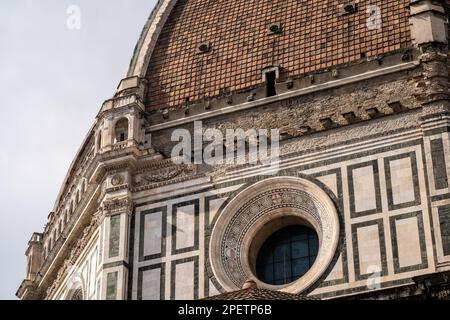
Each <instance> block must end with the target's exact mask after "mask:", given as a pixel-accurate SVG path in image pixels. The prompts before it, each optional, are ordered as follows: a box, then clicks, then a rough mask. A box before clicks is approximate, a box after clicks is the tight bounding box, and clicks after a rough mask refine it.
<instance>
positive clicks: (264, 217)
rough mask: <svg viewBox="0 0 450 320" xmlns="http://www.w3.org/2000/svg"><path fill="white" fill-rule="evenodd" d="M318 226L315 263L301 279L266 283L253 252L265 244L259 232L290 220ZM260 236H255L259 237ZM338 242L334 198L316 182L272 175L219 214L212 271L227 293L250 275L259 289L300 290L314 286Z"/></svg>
mask: <svg viewBox="0 0 450 320" xmlns="http://www.w3.org/2000/svg"><path fill="white" fill-rule="evenodd" d="M297 223H303V224H306V225H309V226H311V227H313V228H314V229H315V230H316V232H317V234H318V236H319V241H320V249H319V253H318V256H317V259H316V262H315V264H314V265H313V266H312V268H311V269H310V270H309V271H308V272H307V273H306V274H305V275H304V276H303V277H301V278H300V279H298V280H297V281H295V282H293V283H292V284H288V285H285V286H273V285H268V284H265V283H262V282H261V281H259V280H258V279H256V277H255V275H254V273H255V272H254V265H253V263H252V261H251V260H252V256H253V257H254V256H255V248H258V249H259V247H260V245H261V244H262V243H259V244H258V243H257V244H256V245H255V244H254V243H252V242H253V241H259V242H263V241H264V240H265V239H264V238H263V237H264V236H263V237H261V236H258V234H260V233H261V231H262V230H265V231H264V233H265V234H266V238H267V237H268V236H269V233H268V232H269V231H270V232H274V231H276V229H277V228H280V227H283V226H285V225H289V224H297ZM254 239H256V240H254ZM338 240H339V219H338V215H337V211H336V208H335V206H334V204H333V202H332V200H331V199H330V198H329V197H328V195H327V194H326V193H325V191H323V190H322V189H321V188H320V187H318V186H317V185H315V184H314V183H312V182H310V181H308V180H305V179H301V178H294V177H276V178H269V179H266V180H263V181H260V182H257V183H255V184H253V185H252V186H250V187H248V188H247V189H245V190H244V191H242V192H240V193H239V194H238V195H237V196H236V197H234V198H233V199H232V200H231V201H230V202H229V203H228V205H227V206H226V207H225V208H224V209H223V211H222V212H221V213H219V218H218V220H217V222H216V223H215V226H214V228H213V231H212V236H211V243H210V262H211V266H212V269H213V273H214V275H215V276H216V278H217V280H218V281H219V283H220V284H221V285H222V287H223V288H224V289H225V290H227V291H233V290H237V289H239V288H240V287H241V286H242V284H243V283H244V282H245V281H246V280H248V279H254V280H255V281H256V282H257V284H258V286H259V287H266V288H269V289H272V290H283V291H286V292H291V293H299V292H301V291H303V290H304V289H306V288H308V287H309V286H310V285H312V284H313V283H314V282H315V281H316V280H317V279H318V278H319V277H320V276H321V275H322V274H323V272H324V271H325V270H326V269H327V267H328V265H329V264H330V262H331V260H332V258H333V256H334V253H335V250H336V247H337V244H338Z"/></svg>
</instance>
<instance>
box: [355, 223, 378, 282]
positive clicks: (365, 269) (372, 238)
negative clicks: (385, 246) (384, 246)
mask: <svg viewBox="0 0 450 320" xmlns="http://www.w3.org/2000/svg"><path fill="white" fill-rule="evenodd" d="M379 235H380V230H379V227H378V225H377V224H375V225H370V226H366V227H360V228H357V229H356V237H357V238H356V240H357V244H358V248H359V250H358V259H359V273H360V275H366V274H372V273H374V272H380V271H381V270H382V264H381V262H382V257H381V246H380V241H381V239H380V236H379Z"/></svg>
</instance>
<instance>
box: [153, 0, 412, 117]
mask: <svg viewBox="0 0 450 320" xmlns="http://www.w3.org/2000/svg"><path fill="white" fill-rule="evenodd" d="M344 2H345V1H344ZM340 3H342V1H340V0H315V1H294V0H289V1H286V0H271V1H267V0H265V1H256V0H239V1H238V0H179V1H178V2H177V4H176V5H175V7H174V9H173V11H172V13H171V14H170V16H169V19H168V21H167V23H166V25H165V26H164V27H163V30H162V32H161V34H160V37H159V39H158V42H157V44H156V47H155V50H154V52H153V55H152V58H151V60H150V65H149V68H148V70H147V78H148V79H149V84H150V85H149V92H148V96H147V98H148V101H147V108H148V109H149V110H154V109H160V108H166V107H179V106H181V105H182V104H183V103H184V102H185V99H186V98H189V100H190V101H194V100H198V99H203V98H205V97H213V96H217V95H218V94H219V93H223V92H230V91H237V90H243V89H248V88H251V87H255V86H259V85H261V82H262V77H261V71H262V69H263V68H265V67H267V66H270V65H274V64H279V65H280V66H281V67H282V68H283V70H284V72H286V73H287V74H288V75H289V76H291V77H297V76H301V75H303V74H307V73H311V72H317V71H319V70H321V69H324V68H330V67H332V66H336V65H339V64H346V63H351V62H356V61H359V60H361V59H362V57H361V54H362V53H364V54H365V56H366V57H368V58H370V57H374V56H377V55H382V54H386V53H389V52H392V51H397V50H400V49H402V48H403V47H407V46H409V45H410V43H411V36H410V30H409V22H408V17H409V13H408V4H409V0H370V1H369V0H361V1H359V4H358V6H359V9H358V11H357V12H356V13H353V14H348V15H341V14H340V12H341V11H340V10H341V9H340V7H339V4H340ZM374 4H375V5H377V6H379V8H380V10H381V17H382V24H381V28H380V29H375V30H370V29H369V28H368V27H367V19H368V17H369V11H370V10H369V5H374ZM275 22H280V23H281V24H282V30H283V31H282V33H280V34H268V33H267V27H268V25H269V24H270V23H275ZM202 42H210V43H211V50H210V51H209V52H208V53H204V54H198V53H197V50H196V49H197V46H198V44H200V43H202Z"/></svg>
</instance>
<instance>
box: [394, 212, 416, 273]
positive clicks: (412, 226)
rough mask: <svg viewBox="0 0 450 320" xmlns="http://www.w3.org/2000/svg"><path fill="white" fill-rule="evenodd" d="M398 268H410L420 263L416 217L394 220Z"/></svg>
mask: <svg viewBox="0 0 450 320" xmlns="http://www.w3.org/2000/svg"><path fill="white" fill-rule="evenodd" d="M394 227H395V230H396V234H397V250H398V263H399V267H401V268H404V267H410V266H415V265H419V264H421V263H422V257H421V250H420V245H421V244H420V230H419V221H418V219H417V217H411V218H406V219H398V220H395V226H394Z"/></svg>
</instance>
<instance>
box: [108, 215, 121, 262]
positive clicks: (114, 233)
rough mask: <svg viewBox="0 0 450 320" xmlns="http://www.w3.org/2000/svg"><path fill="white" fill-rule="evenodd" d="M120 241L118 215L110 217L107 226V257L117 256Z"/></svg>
mask: <svg viewBox="0 0 450 320" xmlns="http://www.w3.org/2000/svg"><path fill="white" fill-rule="evenodd" d="M119 241H120V215H115V216H112V217H110V224H109V257H110V258H114V257H117V256H118V255H119Z"/></svg>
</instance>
